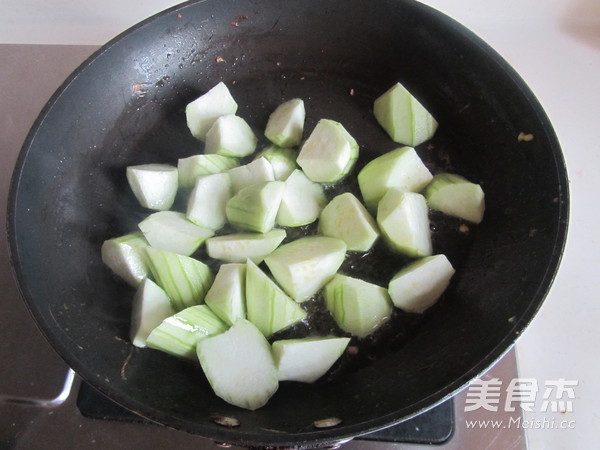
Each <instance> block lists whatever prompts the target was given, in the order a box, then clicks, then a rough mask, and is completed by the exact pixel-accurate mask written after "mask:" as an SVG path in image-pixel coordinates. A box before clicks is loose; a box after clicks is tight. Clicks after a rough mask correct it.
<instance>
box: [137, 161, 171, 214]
mask: <svg viewBox="0 0 600 450" xmlns="http://www.w3.org/2000/svg"><path fill="white" fill-rule="evenodd" d="M127 181H128V182H129V186H130V187H131V190H132V191H133V194H134V195H135V198H137V200H138V202H140V205H142V206H143V207H144V208H148V209H154V210H157V211H166V210H168V209H170V208H171V206H173V202H174V201H175V195H176V194H177V188H178V186H179V183H178V175H177V168H176V167H173V166H170V165H168V164H142V165H139V166H129V167H127Z"/></svg>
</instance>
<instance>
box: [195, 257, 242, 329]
mask: <svg viewBox="0 0 600 450" xmlns="http://www.w3.org/2000/svg"><path fill="white" fill-rule="evenodd" d="M204 301H205V303H206V304H207V305H208V306H209V308H210V309H211V310H212V311H213V312H214V313H215V314H216V315H217V316H219V318H220V319H221V320H222V321H223V322H225V323H226V324H227V325H233V324H234V323H235V321H236V320H237V319H245V318H246V265H245V264H223V265H222V266H221V267H219V271H218V272H217V275H216V276H215V281H214V282H213V284H212V286H211V287H210V289H209V290H208V292H207V293H206V297H205V298H204Z"/></svg>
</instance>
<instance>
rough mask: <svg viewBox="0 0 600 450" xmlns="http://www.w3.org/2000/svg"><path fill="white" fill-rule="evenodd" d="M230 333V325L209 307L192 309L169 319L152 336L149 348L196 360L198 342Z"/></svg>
mask: <svg viewBox="0 0 600 450" xmlns="http://www.w3.org/2000/svg"><path fill="white" fill-rule="evenodd" d="M225 331H227V325H225V323H224V322H223V321H221V319H219V318H218V317H217V316H216V315H215V313H213V312H212V311H211V309H210V308H209V307H208V306H206V305H196V306H190V307H189V308H186V309H184V310H183V311H180V312H178V313H177V314H175V315H173V316H170V317H167V318H166V319H164V320H163V321H162V322H161V323H160V325H158V326H157V327H156V328H155V329H154V330H152V332H151V333H150V336H148V339H147V340H146V344H147V345H148V347H150V348H154V349H156V350H161V351H163V352H165V353H168V354H170V355H174V356H179V357H181V358H187V359H192V360H195V359H196V346H197V344H198V342H200V341H201V340H202V339H204V338H206V337H208V336H214V335H216V334H220V333H223V332H225Z"/></svg>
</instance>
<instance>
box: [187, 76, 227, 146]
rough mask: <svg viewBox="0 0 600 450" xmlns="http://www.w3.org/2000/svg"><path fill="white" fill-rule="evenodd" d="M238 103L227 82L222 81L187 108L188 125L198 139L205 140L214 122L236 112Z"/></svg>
mask: <svg viewBox="0 0 600 450" xmlns="http://www.w3.org/2000/svg"><path fill="white" fill-rule="evenodd" d="M237 109H238V105H237V103H236V102H235V100H234V99H233V97H232V96H231V93H230V92H229V89H227V86H226V85H225V83H223V82H220V83H218V84H217V85H216V86H214V87H213V88H212V89H210V90H209V91H208V92H206V93H205V94H204V95H201V96H200V97H198V98H197V99H196V100H194V101H193V102H191V103H189V104H188V105H187V106H186V108H185V116H186V119H187V126H188V128H189V129H190V131H191V132H192V136H194V137H195V138H196V139H200V140H204V139H205V137H206V133H207V132H208V130H209V129H210V127H211V126H212V125H213V123H214V122H215V121H216V120H217V119H218V118H219V117H220V116H223V115H225V114H235V113H236V111H237Z"/></svg>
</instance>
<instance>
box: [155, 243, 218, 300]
mask: <svg viewBox="0 0 600 450" xmlns="http://www.w3.org/2000/svg"><path fill="white" fill-rule="evenodd" d="M144 250H145V252H146V256H147V260H148V266H149V267H150V271H151V272H152V276H153V277H154V280H155V281H156V284H158V285H159V286H160V287H161V288H162V289H163V290H164V291H165V292H166V293H167V295H168V296H169V298H170V299H171V302H172V304H173V307H174V308H175V310H176V311H181V310H182V309H184V308H187V307H188V306H194V305H198V304H201V303H203V302H204V296H205V295H206V292H207V291H208V289H209V288H210V286H211V284H212V282H213V279H214V276H213V274H212V272H211V271H210V268H209V267H208V266H207V265H206V264H204V263H203V262H201V261H198V260H197V259H194V258H190V257H189V256H183V255H179V254H177V253H173V252H168V251H166V250H160V249H157V248H152V247H146V248H145V249H144Z"/></svg>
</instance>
